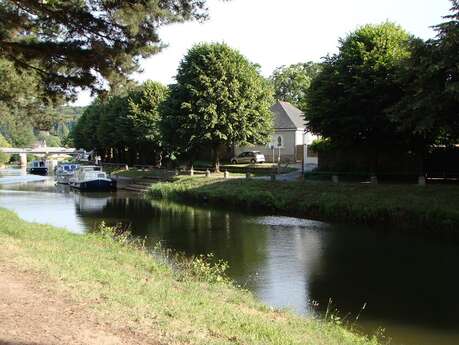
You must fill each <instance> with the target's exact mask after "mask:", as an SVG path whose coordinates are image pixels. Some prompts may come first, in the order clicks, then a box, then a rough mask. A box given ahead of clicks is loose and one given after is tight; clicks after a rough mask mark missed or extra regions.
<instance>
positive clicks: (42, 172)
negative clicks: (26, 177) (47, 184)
mask: <svg viewBox="0 0 459 345" xmlns="http://www.w3.org/2000/svg"><path fill="white" fill-rule="evenodd" d="M29 173H30V174H32V175H40V176H46V175H48V168H30V170H29Z"/></svg>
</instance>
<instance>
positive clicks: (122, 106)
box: [73, 44, 273, 170]
mask: <svg viewBox="0 0 459 345" xmlns="http://www.w3.org/2000/svg"><path fill="white" fill-rule="evenodd" d="M176 80H177V83H176V84H174V85H171V86H169V87H165V86H162V85H160V84H158V83H155V82H147V83H145V84H144V85H142V86H134V87H129V86H128V87H126V88H125V89H124V90H122V91H121V92H112V93H113V94H111V95H109V96H108V98H106V99H104V98H101V97H99V98H98V99H97V100H96V101H95V102H94V103H93V104H92V105H91V106H89V107H88V108H87V109H86V111H85V112H84V113H83V116H82V117H81V119H80V121H79V122H78V124H77V126H76V128H75V131H74V135H73V137H74V140H75V145H76V146H77V147H83V148H86V149H94V148H95V149H96V150H97V151H98V152H99V153H101V154H102V155H103V156H104V157H105V159H114V160H116V161H124V162H130V163H133V162H136V161H140V162H152V160H154V161H155V162H158V161H161V159H162V157H164V156H168V157H169V158H171V159H173V158H184V159H187V160H193V159H194V158H196V156H197V155H198V154H199V152H201V151H202V150H205V149H211V150H212V152H213V157H214V165H215V168H216V169H217V170H218V169H219V163H220V157H221V155H222V152H224V150H225V148H227V147H229V146H233V145H246V144H257V143H265V142H266V141H267V140H269V135H270V133H271V130H272V114H271V111H270V107H271V105H272V103H273V97H272V88H271V85H270V84H269V82H268V81H267V80H265V79H264V78H263V77H262V76H261V75H260V72H259V70H258V66H256V65H255V64H252V63H251V62H249V61H248V60H247V59H246V58H245V57H244V56H242V55H241V54H240V53H239V52H238V51H236V50H234V49H232V48H230V47H229V46H227V45H226V44H198V45H196V46H194V47H193V48H192V49H190V51H189V52H188V53H187V55H186V56H185V57H184V59H183V60H182V62H181V64H180V66H179V68H178V72H177V76H176Z"/></svg>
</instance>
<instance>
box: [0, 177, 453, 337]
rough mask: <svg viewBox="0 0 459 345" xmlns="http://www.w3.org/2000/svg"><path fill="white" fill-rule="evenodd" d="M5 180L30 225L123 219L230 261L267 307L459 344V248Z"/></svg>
mask: <svg viewBox="0 0 459 345" xmlns="http://www.w3.org/2000/svg"><path fill="white" fill-rule="evenodd" d="M1 174H2V172H0V175H1ZM3 175H7V176H4V177H1V176H0V207H4V208H8V209H11V210H14V211H16V212H17V213H18V214H19V216H21V217H22V218H23V219H25V220H28V221H35V222H39V223H48V224H52V225H56V226H60V227H65V228H67V229H68V230H69V231H72V232H75V233H78V234H83V233H85V232H87V231H88V230H90V229H91V228H92V227H94V226H95V225H96V224H98V223H100V222H101V221H105V222H107V223H108V224H116V223H122V224H124V225H128V226H129V227H130V229H131V231H132V232H133V233H134V234H135V235H137V236H141V237H146V239H147V243H148V244H150V245H152V246H153V245H154V244H156V243H158V242H161V243H162V245H163V247H167V248H172V249H175V250H178V251H181V252H184V253H186V254H188V255H198V254H206V253H214V254H215V256H216V257H217V258H220V259H223V260H226V261H228V262H229V264H230V269H229V275H230V276H231V277H232V278H233V279H235V280H236V281H237V282H238V283H239V284H241V285H242V286H244V287H246V288H248V289H250V290H251V291H253V292H254V293H255V294H256V295H257V296H258V297H259V298H260V299H261V300H263V301H264V302H265V303H267V304H269V305H272V306H275V307H281V308H290V309H292V310H295V311H296V312H298V313H301V314H305V315H308V314H311V313H312V314H316V315H323V312H324V311H325V310H326V309H327V307H328V308H330V309H332V310H336V311H337V313H338V314H339V315H340V316H341V317H342V318H343V319H345V320H346V322H348V323H349V324H354V328H356V329H357V330H360V331H362V332H364V333H366V334H374V333H375V332H378V330H379V329H381V328H382V329H384V330H385V335H386V337H388V338H392V339H393V340H392V343H391V344H395V345H402V344H404V345H433V344H435V345H453V344H459V299H458V298H457V296H458V288H459V274H458V273H459V269H458V264H459V245H458V244H457V243H451V242H448V241H445V240H438V241H435V240H432V239H426V238H423V237H419V236H407V235H403V234H399V233H398V232H396V231H385V230H390V229H378V230H377V231H375V229H371V228H365V227H358V226H354V225H335V224H327V223H322V222H316V221H311V220H305V219H298V218H288V217H278V216H269V215H249V214H245V213H238V212H234V211H225V210H222V209H214V208H209V207H192V206H187V205H182V204H177V203H171V202H164V201H148V200H145V199H143V198H142V197H141V196H140V195H138V194H132V193H128V192H113V193H104V194H91V193H87V194H82V193H78V192H73V191H70V190H68V188H65V187H63V186H55V185H54V182H53V181H52V180H51V179H49V178H47V179H45V180H44V181H32V182H29V183H22V184H19V183H17V182H18V181H17V180H15V178H17V176H16V177H15V176H14V175H17V171H6V172H5V171H4V172H3ZM24 179H28V177H23V178H22V180H24ZM2 180H3V181H9V183H7V184H1V183H2ZM18 180H19V179H18ZM0 226H1V224H0ZM330 301H331V302H330ZM364 305H365V306H366V307H365V309H364V310H361V309H362V307H363V306H364ZM359 314H360V317H359V320H358V321H355V319H356V318H357V315H359Z"/></svg>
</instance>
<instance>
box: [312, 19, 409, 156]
mask: <svg viewBox="0 0 459 345" xmlns="http://www.w3.org/2000/svg"><path fill="white" fill-rule="evenodd" d="M410 42H411V37H410V35H409V34H408V33H407V32H406V31H404V30H403V29H402V28H401V27H400V26H398V25H395V24H393V23H390V22H386V23H383V24H379V25H365V26H362V27H361V28H359V29H357V30H356V31H355V32H353V33H351V34H349V35H348V36H347V37H346V38H345V39H342V40H340V47H339V53H338V54H335V55H333V56H328V57H326V58H325V61H324V62H323V64H322V68H323V70H322V71H321V72H320V73H319V74H318V76H317V78H315V80H314V81H313V82H312V84H311V88H310V91H309V94H308V101H309V112H308V113H307V120H308V121H309V127H310V129H311V130H312V131H313V132H315V133H317V134H320V135H322V136H324V137H328V138H331V139H332V140H333V141H334V142H337V143H339V144H340V145H344V146H354V147H358V146H360V147H362V148H365V149H366V150H368V151H370V152H371V155H373V156H374V155H377V152H378V150H380V149H382V148H384V147H389V146H396V145H401V144H402V142H403V137H402V136H401V135H400V134H399V133H398V132H397V130H396V128H395V127H396V126H395V124H394V123H393V122H392V121H391V119H390V117H389V116H388V115H387V112H386V111H387V109H388V108H389V107H390V106H393V105H394V104H395V103H396V102H398V101H399V100H400V98H401V96H402V88H401V85H400V83H399V80H398V78H397V70H398V67H399V64H400V63H401V62H402V61H404V60H405V59H407V58H408V57H409V56H410Z"/></svg>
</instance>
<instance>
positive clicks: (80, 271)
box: [0, 209, 377, 345]
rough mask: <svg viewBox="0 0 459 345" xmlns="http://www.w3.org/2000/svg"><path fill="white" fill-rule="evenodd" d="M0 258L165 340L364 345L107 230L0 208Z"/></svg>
mask: <svg viewBox="0 0 459 345" xmlns="http://www.w3.org/2000/svg"><path fill="white" fill-rule="evenodd" d="M0 224H1V226H0V263H1V261H2V260H8V261H14V262H15V264H16V265H18V266H19V267H25V268H27V269H33V270H37V271H40V272H43V273H44V274H45V275H47V276H48V279H49V280H50V282H53V283H52V284H50V286H51V285H54V284H56V286H57V288H58V289H65V291H67V292H70V293H71V294H72V295H73V297H74V298H76V299H78V300H82V301H85V302H87V304H89V305H91V306H93V307H94V308H96V310H97V311H98V312H100V313H103V314H104V315H105V317H106V320H108V321H111V320H113V322H122V323H125V324H128V325H130V326H131V327H138V328H141V329H142V330H143V331H144V332H147V333H148V334H150V335H151V336H152V337H155V338H156V339H157V340H159V341H161V342H162V343H164V344H260V345H262V344H263V345H266V344H276V345H283V344H298V345H300V344H301V345H305V344H310V345H346V344H349V345H351V344H352V345H370V344H373V345H375V344H377V341H376V340H374V339H373V340H368V339H365V338H363V337H359V336H356V335H354V334H352V333H350V332H349V331H347V330H345V329H344V328H342V327H340V326H338V325H337V324H335V323H331V322H325V321H321V320H316V319H304V318H302V317H299V316H297V315H294V314H292V313H290V312H286V311H277V310H273V309H271V308H268V307H267V306H265V305H263V304H261V303H260V302H258V301H257V300H256V299H255V298H254V297H253V296H252V295H251V294H250V293H248V292H246V291H243V290H240V289H238V288H236V287H234V286H233V284H232V283H231V282H228V281H227V280H225V279H224V278H222V276H221V271H222V267H223V266H222V265H217V266H211V265H209V264H207V263H206V261H205V260H202V259H200V258H198V259H195V260H194V261H187V260H180V261H174V262H176V264H175V266H174V268H172V266H171V264H170V263H168V262H169V261H167V260H165V258H164V256H162V255H156V256H154V257H152V256H151V255H150V254H149V253H147V252H146V251H145V250H143V249H142V248H139V247H138V245H133V244H130V243H129V241H127V240H126V238H124V237H121V238H119V239H118V240H113V237H112V233H111V232H110V231H103V232H97V233H93V234H88V235H84V236H78V235H73V234H70V233H68V232H67V231H65V230H63V229H57V228H54V227H52V226H46V225H38V224H32V223H27V222H24V221H22V220H20V219H19V218H18V217H17V216H16V215H15V214H14V213H12V212H10V211H6V210H3V209H0Z"/></svg>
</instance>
